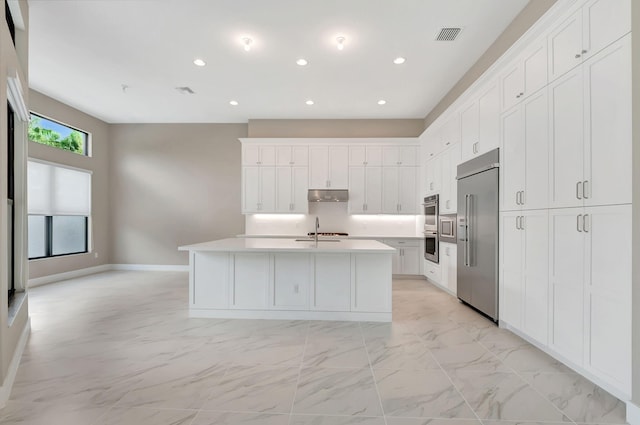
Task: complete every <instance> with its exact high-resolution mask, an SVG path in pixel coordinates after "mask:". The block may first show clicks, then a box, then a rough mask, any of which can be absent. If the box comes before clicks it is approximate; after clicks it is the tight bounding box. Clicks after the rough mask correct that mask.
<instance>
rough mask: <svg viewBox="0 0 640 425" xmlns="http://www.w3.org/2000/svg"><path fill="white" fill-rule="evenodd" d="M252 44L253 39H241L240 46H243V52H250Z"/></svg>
mask: <svg viewBox="0 0 640 425" xmlns="http://www.w3.org/2000/svg"><path fill="white" fill-rule="evenodd" d="M252 44H253V39H252V38H251V37H242V45H243V46H244V51H245V52H248V51H249V50H251V45H252Z"/></svg>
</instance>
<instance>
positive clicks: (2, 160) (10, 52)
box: [0, 0, 29, 407]
mask: <svg viewBox="0 0 640 425" xmlns="http://www.w3.org/2000/svg"><path fill="white" fill-rule="evenodd" d="M19 6H20V9H21V13H22V18H23V21H24V25H25V26H24V28H23V29H19V28H16V47H15V48H14V46H13V43H12V41H11V35H10V33H9V29H8V27H7V24H6V20H5V15H4V13H5V9H4V7H3V8H2V11H0V82H2V85H1V87H2V90H0V117H1V118H0V170H1V172H2V173H3V175H2V177H0V182H2V183H3V184H1V185H0V241H1V243H0V270H1V271H2V273H0V407H1V406H2V403H3V402H4V397H5V396H6V395H7V390H8V388H7V384H8V383H7V381H6V378H7V377H8V372H9V366H10V364H11V361H12V360H13V359H14V356H15V354H16V350H17V348H18V341H19V340H20V336H21V335H22V333H23V330H24V329H25V327H26V326H27V323H28V310H27V308H28V303H27V302H26V301H25V302H23V303H22V304H21V305H20V307H19V308H18V309H17V311H16V312H15V315H14V316H13V320H12V321H11V320H9V310H8V308H7V304H8V297H7V292H8V291H7V290H8V285H9V279H8V274H7V273H6V270H8V262H7V259H8V250H9V249H10V246H9V243H8V240H9V238H8V232H7V229H8V222H7V219H8V214H7V212H8V209H7V185H6V183H5V182H6V174H5V173H6V171H5V170H6V169H7V165H8V164H7V154H6V152H7V137H6V134H7V119H6V116H7V77H8V75H9V74H11V75H12V76H13V74H14V71H15V70H17V71H18V73H19V76H20V79H21V82H22V84H23V91H24V96H25V99H24V100H25V102H27V103H28V101H29V99H28V90H27V89H26V87H28V74H27V69H26V68H27V62H28V57H27V51H28V46H29V39H28V26H29V10H28V7H27V3H26V1H24V0H20V4H19ZM25 129H26V123H21V122H19V121H17V122H16V133H15V134H16V138H15V144H16V155H15V161H14V165H15V167H16V170H15V171H16V179H17V180H16V193H15V199H16V203H15V210H16V216H17V217H18V218H17V220H16V238H17V239H18V242H17V244H16V249H17V252H16V253H15V255H16V260H15V262H14V264H15V265H16V273H17V278H16V279H18V280H19V281H18V282H16V287H17V289H19V290H20V289H21V288H23V287H24V284H25V282H24V281H25V280H26V275H22V274H21V272H20V270H26V268H27V262H26V257H25V255H24V250H23V249H22V248H23V247H24V245H23V243H22V240H23V239H24V238H25V237H26V232H25V231H24V229H23V231H21V230H20V229H21V227H22V226H21V225H22V224H23V223H18V221H20V220H21V218H20V217H21V216H23V212H24V207H25V200H24V198H25V196H24V195H25V192H24V189H23V188H22V186H23V185H24V171H25V165H26V155H25V152H26V137H25V136H24V134H25ZM18 269H20V270H18Z"/></svg>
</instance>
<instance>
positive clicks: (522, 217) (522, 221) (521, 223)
mask: <svg viewBox="0 0 640 425" xmlns="http://www.w3.org/2000/svg"><path fill="white" fill-rule="evenodd" d="M525 224H526V222H525V221H524V216H523V215H521V216H520V230H524V225H525Z"/></svg>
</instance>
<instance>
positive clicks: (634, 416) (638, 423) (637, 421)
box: [627, 401, 640, 425]
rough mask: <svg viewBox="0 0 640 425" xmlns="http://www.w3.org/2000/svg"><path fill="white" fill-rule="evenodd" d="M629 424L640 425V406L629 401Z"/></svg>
mask: <svg viewBox="0 0 640 425" xmlns="http://www.w3.org/2000/svg"><path fill="white" fill-rule="evenodd" d="M627 423H628V424H629V425H640V406H638V405H637V404H634V403H632V402H630V401H627Z"/></svg>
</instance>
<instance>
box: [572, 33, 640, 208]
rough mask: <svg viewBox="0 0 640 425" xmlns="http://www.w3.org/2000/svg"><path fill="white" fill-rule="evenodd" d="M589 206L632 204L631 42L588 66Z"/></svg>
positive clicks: (625, 41)
mask: <svg viewBox="0 0 640 425" xmlns="http://www.w3.org/2000/svg"><path fill="white" fill-rule="evenodd" d="M583 68H584V82H585V97H584V98H585V114H586V117H585V127H584V128H585V176H584V179H585V180H586V181H587V183H585V185H586V187H585V193H584V195H585V199H586V200H585V204H586V205H610V204H626V203H631V182H632V180H633V176H632V165H631V156H632V155H631V146H632V141H631V123H632V118H631V38H630V36H627V37H625V38H623V39H622V40H620V41H618V42H616V43H615V44H613V45H612V46H610V47H608V48H607V49H605V50H603V51H601V52H600V53H598V54H597V55H596V56H594V57H592V58H591V59H589V61H587V62H586V63H585V65H584V67H583Z"/></svg>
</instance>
